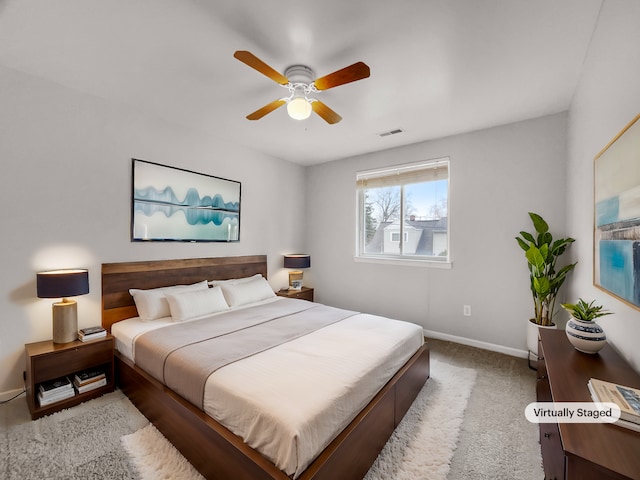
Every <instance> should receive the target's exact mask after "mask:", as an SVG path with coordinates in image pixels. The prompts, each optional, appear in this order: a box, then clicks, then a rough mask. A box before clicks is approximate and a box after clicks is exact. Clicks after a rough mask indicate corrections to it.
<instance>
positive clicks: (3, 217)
mask: <svg viewBox="0 0 640 480" xmlns="http://www.w3.org/2000/svg"><path fill="white" fill-rule="evenodd" d="M0 105H2V108H1V109H0V162H1V165H2V174H1V175H0V204H1V205H2V208H1V209H0V225H1V227H0V228H2V234H1V240H0V241H1V242H2V243H1V245H0V265H2V275H1V276H0V292H1V297H0V311H1V312H2V315H0V392H6V391H9V390H12V389H17V388H20V387H21V385H22V371H23V370H24V354H23V352H24V344H25V343H29V342H35V341H40V340H46V339H50V338H51V303H52V301H51V300H49V299H38V298H36V289H35V273H36V272H37V271H40V270H45V269H51V268H64V267H66V268H69V267H86V268H88V269H89V275H90V277H89V282H90V290H91V291H90V293H89V295H85V296H81V297H78V298H77V299H76V300H77V301H78V316H79V326H80V327H83V326H90V325H99V324H100V264H101V263H105V262H119V261H128V260H150V259H163V258H187V257H189V258H193V257H204V256H227V255H247V254H267V255H268V259H269V276H270V280H271V282H272V285H273V287H274V288H279V287H281V286H284V285H285V284H286V283H287V276H286V271H285V270H284V269H283V268H281V267H282V254H284V253H290V252H295V251H300V250H303V249H304V231H303V229H301V228H300V227H299V225H300V224H302V223H303V222H304V207H303V205H302V204H295V203H294V204H292V203H291V202H290V199H291V198H304V190H303V186H304V178H305V170H304V168H303V167H301V166H298V165H293V164H291V163H289V162H285V161H282V160H277V159H273V158H268V157H265V156H263V155H259V154H257V153H255V152H252V151H249V150H245V149H241V148H238V147H237V146H234V145H230V144H228V143H226V142H225V141H223V140H220V139H216V138H214V137H213V136H212V135H211V132H207V131H202V132H196V131H187V130H184V129H182V128H181V127H179V126H177V125H172V124H169V123H166V122H164V121H161V120H158V119H156V118H153V117H149V116H146V115H144V114H141V113H140V112H136V111H132V110H130V109H127V108H125V107H122V106H120V105H114V104H108V103H105V102H104V101H103V100H101V99H99V98H96V97H92V96H88V95H84V94H82V93H80V92H77V91H72V90H69V89H66V88H62V87H60V86H58V85H56V84H53V83H50V82H45V81H42V80H39V79H37V78H35V77H31V76H28V75H24V74H21V73H18V72H16V71H13V70H9V69H6V68H0ZM131 157H136V158H140V159H144V160H150V161H154V162H158V163H163V164H167V165H172V166H178V167H181V168H186V169H189V170H194V171H197V172H202V173H206V174H210V175H216V176H220V177H224V178H230V179H233V180H239V181H240V182H242V217H241V241H240V242H239V243H233V244H219V243H198V244H189V243H131V242H130V240H129V239H130V234H129V222H130V208H131V207H130V205H131V204H130V196H131V191H130V190H131ZM285 185H286V188H283V187H284V186H285ZM279 205H287V209H286V215H278V213H277V209H276V208H275V207H277V206H279Z"/></svg>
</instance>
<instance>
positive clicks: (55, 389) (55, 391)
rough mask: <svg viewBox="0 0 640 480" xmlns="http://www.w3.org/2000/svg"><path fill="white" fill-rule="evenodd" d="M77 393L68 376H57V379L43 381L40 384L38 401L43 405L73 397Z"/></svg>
mask: <svg viewBox="0 0 640 480" xmlns="http://www.w3.org/2000/svg"><path fill="white" fill-rule="evenodd" d="M75 394H76V392H75V390H74V388H73V385H72V384H71V381H70V380H69V378H68V377H61V378H56V379H55V380H51V381H48V382H43V383H41V384H40V385H39V386H38V402H39V403H40V406H41V407H44V406H46V405H50V404H52V403H55V402H59V401H60V400H65V399H67V398H71V397H73V396H74V395H75Z"/></svg>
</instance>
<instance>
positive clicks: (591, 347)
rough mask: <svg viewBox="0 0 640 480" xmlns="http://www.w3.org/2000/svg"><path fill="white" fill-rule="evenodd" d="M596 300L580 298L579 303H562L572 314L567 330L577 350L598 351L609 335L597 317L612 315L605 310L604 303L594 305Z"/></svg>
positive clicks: (568, 336)
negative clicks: (597, 320)
mask: <svg viewBox="0 0 640 480" xmlns="http://www.w3.org/2000/svg"><path fill="white" fill-rule="evenodd" d="M595 302H596V301H595V300H592V301H591V302H590V303H587V302H586V301H584V300H583V299H581V298H580V299H578V303H563V304H562V305H561V307H562V308H564V309H565V310H566V311H567V312H569V313H570V314H571V317H572V318H571V319H569V321H568V322H567V326H566V328H565V332H566V333H567V338H568V339H569V341H570V342H571V344H572V345H573V346H574V347H575V349H576V350H578V351H580V352H584V353H597V352H599V351H600V350H601V349H602V347H604V344H605V343H606V342H607V336H606V335H605V333H604V330H603V329H602V327H601V326H600V325H598V324H597V323H596V321H595V320H596V318H600V317H603V316H605V315H611V312H609V311H608V310H603V309H602V305H594V304H595Z"/></svg>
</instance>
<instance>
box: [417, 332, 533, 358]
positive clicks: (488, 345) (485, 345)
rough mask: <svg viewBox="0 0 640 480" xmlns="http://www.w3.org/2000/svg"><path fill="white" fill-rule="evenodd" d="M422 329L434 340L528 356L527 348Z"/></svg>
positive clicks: (521, 356) (514, 355) (515, 355)
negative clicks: (522, 348) (521, 348)
mask: <svg viewBox="0 0 640 480" xmlns="http://www.w3.org/2000/svg"><path fill="white" fill-rule="evenodd" d="M423 330H424V336H425V337H427V338H435V339H436V340H446V341H449V342H454V343H460V344H462V345H467V346H469V347H476V348H481V349H483V350H490V351H492V352H498V353H504V354H505V355H511V356H512V357H518V358H528V357H529V352H528V351H527V350H518V349H517V348H511V347H505V346H503V345H496V344H495V343H488V342H481V341H480V340H473V339H471V338H465V337H458V336H456V335H449V334H448V333H440V332H434V331H431V330H425V329H423Z"/></svg>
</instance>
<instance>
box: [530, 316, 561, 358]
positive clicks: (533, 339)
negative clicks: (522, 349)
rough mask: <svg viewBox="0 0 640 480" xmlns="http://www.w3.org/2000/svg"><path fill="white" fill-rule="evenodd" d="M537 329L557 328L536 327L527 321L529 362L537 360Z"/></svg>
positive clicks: (533, 323)
mask: <svg viewBox="0 0 640 480" xmlns="http://www.w3.org/2000/svg"><path fill="white" fill-rule="evenodd" d="M539 328H550V329H554V328H558V327H557V326H556V325H555V324H553V325H549V326H548V327H547V326H543V325H538V324H537V323H535V322H532V321H531V320H529V321H528V322H527V348H528V349H529V361H537V360H538V329H539Z"/></svg>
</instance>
